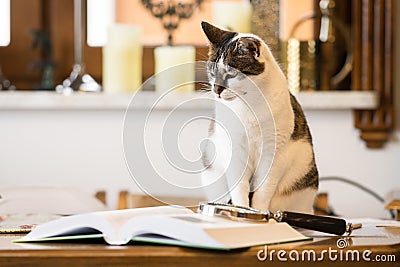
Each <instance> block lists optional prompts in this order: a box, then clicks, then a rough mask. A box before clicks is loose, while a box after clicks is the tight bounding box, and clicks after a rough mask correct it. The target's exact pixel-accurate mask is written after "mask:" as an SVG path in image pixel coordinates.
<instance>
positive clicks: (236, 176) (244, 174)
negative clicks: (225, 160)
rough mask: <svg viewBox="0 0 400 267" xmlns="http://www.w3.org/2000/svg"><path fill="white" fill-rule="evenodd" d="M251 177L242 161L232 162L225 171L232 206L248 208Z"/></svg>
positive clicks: (235, 160)
mask: <svg viewBox="0 0 400 267" xmlns="http://www.w3.org/2000/svg"><path fill="white" fill-rule="evenodd" d="M251 177H252V171H251V170H250V169H249V167H248V166H247V165H246V164H245V163H244V162H243V161H241V160H240V159H233V160H232V162H231V164H230V166H229V168H228V170H227V171H226V178H227V182H228V186H229V190H230V196H231V201H232V204H233V205H239V206H245V207H249V205H250V202H249V193H250V179H251Z"/></svg>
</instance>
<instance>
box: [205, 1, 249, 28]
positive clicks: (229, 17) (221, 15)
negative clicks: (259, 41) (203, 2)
mask: <svg viewBox="0 0 400 267" xmlns="http://www.w3.org/2000/svg"><path fill="white" fill-rule="evenodd" d="M212 11H213V22H214V24H216V25H217V26H219V27H222V28H225V29H227V30H232V31H237V32H243V33H248V32H250V31H251V4H250V2H249V1H248V0H245V1H242V2H233V1H214V2H213V3H212Z"/></svg>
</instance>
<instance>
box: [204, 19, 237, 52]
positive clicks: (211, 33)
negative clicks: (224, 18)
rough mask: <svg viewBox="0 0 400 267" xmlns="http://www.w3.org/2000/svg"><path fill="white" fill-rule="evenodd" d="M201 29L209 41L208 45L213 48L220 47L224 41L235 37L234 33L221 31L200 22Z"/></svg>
mask: <svg viewBox="0 0 400 267" xmlns="http://www.w3.org/2000/svg"><path fill="white" fill-rule="evenodd" d="M201 27H202V28H203V31H204V33H205V34H206V36H207V38H208V40H209V41H210V44H211V45H213V46H214V47H220V46H221V45H222V43H223V42H224V41H226V40H229V39H232V38H233V37H235V36H236V35H237V33H236V32H231V31H225V30H222V29H220V28H218V27H216V26H214V25H212V24H210V23H208V22H205V21H202V22H201Z"/></svg>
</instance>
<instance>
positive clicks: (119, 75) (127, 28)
mask: <svg viewBox="0 0 400 267" xmlns="http://www.w3.org/2000/svg"><path fill="white" fill-rule="evenodd" d="M142 54H143V48H142V45H141V43H140V28H139V27H137V26H134V25H124V24H116V25H113V26H111V27H110V28H109V29H108V39H107V44H106V45H105V46H104V47H103V89H104V92H106V93H118V92H135V91H136V90H137V89H139V87H140V86H141V84H142Z"/></svg>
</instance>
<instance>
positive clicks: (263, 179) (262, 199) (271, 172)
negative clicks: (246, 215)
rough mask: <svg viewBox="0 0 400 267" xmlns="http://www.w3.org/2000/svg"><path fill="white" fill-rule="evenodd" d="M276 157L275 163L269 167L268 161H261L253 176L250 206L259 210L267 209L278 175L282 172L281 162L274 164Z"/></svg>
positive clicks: (278, 179) (277, 182) (275, 188)
mask: <svg viewBox="0 0 400 267" xmlns="http://www.w3.org/2000/svg"><path fill="white" fill-rule="evenodd" d="M276 161H279V160H278V157H277V158H275V163H274V164H273V165H272V166H271V168H269V166H270V165H269V164H270V162H268V161H265V162H262V163H261V164H260V166H259V168H258V169H257V170H256V172H255V174H254V177H253V187H254V194H253V198H252V203H251V206H252V207H253V208H255V209H259V210H269V209H270V204H271V200H272V197H273V196H274V194H275V192H276V190H277V187H278V184H279V181H280V177H281V176H282V173H283V172H284V167H283V166H282V165H281V164H276Z"/></svg>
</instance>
